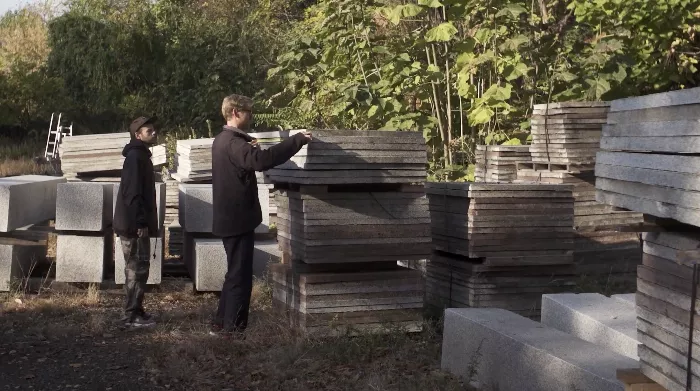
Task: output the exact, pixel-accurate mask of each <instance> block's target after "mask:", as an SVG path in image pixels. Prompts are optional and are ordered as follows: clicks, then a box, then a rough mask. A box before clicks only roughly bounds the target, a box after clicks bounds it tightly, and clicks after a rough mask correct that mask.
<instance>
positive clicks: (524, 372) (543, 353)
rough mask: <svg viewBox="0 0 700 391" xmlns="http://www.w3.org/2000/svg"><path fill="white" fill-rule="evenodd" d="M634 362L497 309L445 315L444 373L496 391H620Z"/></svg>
mask: <svg viewBox="0 0 700 391" xmlns="http://www.w3.org/2000/svg"><path fill="white" fill-rule="evenodd" d="M635 367H638V364H637V362H636V361H635V360H633V359H631V358H628V357H624V356H622V355H619V354H617V353H614V352H610V351H607V350H605V349H602V348H601V347H599V346H595V345H593V344H591V343H589V342H585V341H582V340H580V339H578V338H575V337H572V336H570V335H568V334H566V333H563V332H561V331H559V330H555V329H551V328H548V327H546V326H543V325H542V324H540V323H538V322H535V321H532V320H530V319H527V318H524V317H522V316H519V315H517V314H514V313H512V312H509V311H506V310H502V309H495V308H488V309H487V308H465V309H455V308H451V309H447V310H446V311H445V326H444V333H443V345H442V368H443V369H445V370H448V371H450V372H452V373H454V374H456V375H459V376H462V377H468V376H469V375H470V372H472V371H475V373H476V376H475V378H476V381H477V383H478V384H477V385H476V386H477V388H481V389H493V390H499V391H561V390H578V391H603V390H606V391H607V390H611V391H612V390H615V391H622V390H623V389H624V387H623V385H622V384H621V383H620V382H619V381H618V380H617V379H616V370H617V369H618V368H635Z"/></svg>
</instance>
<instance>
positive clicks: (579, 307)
mask: <svg viewBox="0 0 700 391" xmlns="http://www.w3.org/2000/svg"><path fill="white" fill-rule="evenodd" d="M633 295H634V294H633ZM625 298H628V296H622V300H620V297H607V296H603V295H601V294H600V293H558V294H547V295H542V324H543V325H545V326H547V327H551V328H554V329H557V330H560V331H563V332H565V333H567V334H569V335H572V336H574V337H577V338H580V339H582V340H584V341H588V342H590V343H593V344H595V345H598V346H600V347H603V348H605V349H608V350H610V351H613V352H616V353H619V354H621V355H623V356H626V357H629V358H632V359H634V360H639V355H638V354H637V348H638V346H639V339H638V338H637V315H636V311H635V303H634V301H629V300H625Z"/></svg>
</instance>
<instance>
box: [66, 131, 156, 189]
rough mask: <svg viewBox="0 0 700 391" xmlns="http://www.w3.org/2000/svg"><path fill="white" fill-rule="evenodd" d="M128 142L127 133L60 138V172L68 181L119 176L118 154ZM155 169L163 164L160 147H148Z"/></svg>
mask: <svg viewBox="0 0 700 391" xmlns="http://www.w3.org/2000/svg"><path fill="white" fill-rule="evenodd" d="M129 141H130V136H129V133H128V132H119V133H106V134H92V135H86V136H70V137H64V138H62V139H61V144H60V145H59V149H58V151H59V156H60V158H61V171H63V175H64V176H65V177H66V178H68V179H69V180H83V178H95V177H116V178H118V177H119V173H120V172H121V170H122V167H123V165H124V156H122V151H123V150H124V146H125V145H126V144H128V143H129ZM150 150H151V154H152V156H151V161H152V162H153V166H154V168H156V169H159V168H160V167H162V166H164V165H165V164H166V163H167V158H166V151H165V146H164V145H157V146H153V147H151V148H150Z"/></svg>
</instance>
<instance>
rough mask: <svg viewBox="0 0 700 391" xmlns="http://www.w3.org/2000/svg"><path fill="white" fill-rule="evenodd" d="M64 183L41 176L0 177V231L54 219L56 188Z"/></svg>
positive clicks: (55, 178) (63, 179)
mask: <svg viewBox="0 0 700 391" xmlns="http://www.w3.org/2000/svg"><path fill="white" fill-rule="evenodd" d="M65 182H66V179H65V178H58V177H53V176H43V175H20V176H14V177H7V178H0V232H10V231H13V230H15V229H17V228H21V227H24V226H27V225H31V224H38V223H41V222H44V221H46V220H51V219H53V218H54V217H56V187H57V186H58V184H59V183H65Z"/></svg>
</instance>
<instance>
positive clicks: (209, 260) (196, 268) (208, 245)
mask: <svg viewBox="0 0 700 391" xmlns="http://www.w3.org/2000/svg"><path fill="white" fill-rule="evenodd" d="M193 247H194V248H193V250H194V259H193V261H194V262H193V264H192V265H191V266H190V267H191V268H192V269H191V271H190V277H192V280H193V281H194V287H195V289H196V290H197V291H200V292H220V291H221V287H222V286H223V284H224V277H225V276H226V270H227V266H226V251H225V250H224V244H223V243H222V241H221V239H199V238H198V239H194V240H193Z"/></svg>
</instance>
